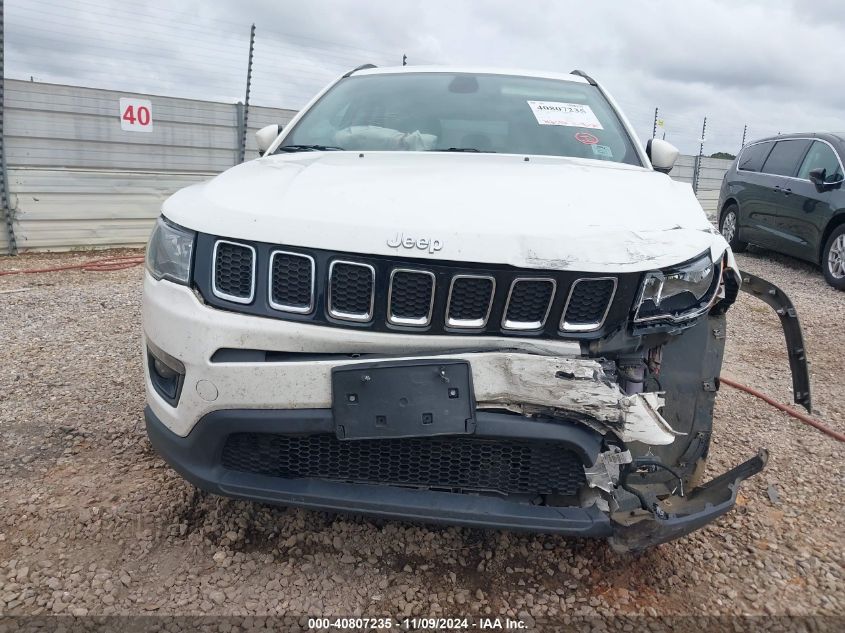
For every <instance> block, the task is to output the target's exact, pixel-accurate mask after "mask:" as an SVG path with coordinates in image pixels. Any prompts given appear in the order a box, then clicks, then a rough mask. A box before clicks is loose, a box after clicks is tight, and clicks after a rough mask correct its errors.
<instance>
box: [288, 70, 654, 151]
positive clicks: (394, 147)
mask: <svg viewBox="0 0 845 633" xmlns="http://www.w3.org/2000/svg"><path fill="white" fill-rule="evenodd" d="M284 145H288V146H291V145H324V146H332V147H336V148H341V149H344V150H353V151H366V150H369V151H437V150H447V151H448V150H450V149H452V148H454V149H460V150H463V151H478V152H498V153H506V154H541V155H550V156H574V157H579V158H591V159H596V160H604V161H611V162H618V163H629V164H632V165H642V163H641V161H640V158H639V155H638V153H637V151H636V149H635V146H634V144H633V142H632V141H631V138H630V136H629V135H628V133H627V131H626V130H625V128H624V127H623V126H622V123H621V122H620V120H619V117H618V115H617V113H616V111H615V110H614V109H613V107H612V106H611V105H610V103H608V101H607V99H606V98H605V97H604V95H603V94H602V93H601V91H600V90H599V89H598V88H597V87H596V86H592V85H590V84H587V83H581V82H579V81H565V80H558V79H544V78H537V77H520V76H510V75H492V74H472V73H401V74H399V73H397V74H374V75H358V76H355V75H353V76H352V77H347V78H345V79H342V80H340V81H339V82H338V83H337V84H336V85H335V86H333V87H332V88H331V89H330V90H329V91H328V92H327V93H326V94H325V95H323V97H321V98H320V99H319V101H317V102H316V103H315V104H314V105H313V106H312V107H311V108H310V109H309V110H308V111H307V112H305V113H304V114H303V116H302V118H301V119H300V120H299V122H298V123H297V124H296V126H295V127H294V128H293V129H292V130H291V132H290V133H289V134H288V135H287V136H286V137H285V139H284ZM454 149H453V151H454ZM282 151H284V148H282Z"/></svg>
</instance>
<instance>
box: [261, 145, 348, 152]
mask: <svg viewBox="0 0 845 633" xmlns="http://www.w3.org/2000/svg"><path fill="white" fill-rule="evenodd" d="M276 151H277V152H342V151H343V148H342V147H336V146H334V145H282V146H281V147H279V148H278V149H277V150H276Z"/></svg>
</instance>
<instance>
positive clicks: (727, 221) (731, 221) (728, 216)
mask: <svg viewBox="0 0 845 633" xmlns="http://www.w3.org/2000/svg"><path fill="white" fill-rule="evenodd" d="M719 232H720V233H721V234H722V237H724V238H725V239H726V240H727V242H728V244H730V245H731V248H732V249H733V251H734V252H735V253H741V252H743V251H744V250H745V249H746V248H748V242H743V241H742V240H740V239H738V237H739V207H738V206H736V205H735V204H733V203H731V204H729V205H728V206H727V207H725V210H724V211H722V216H721V217H720V218H719Z"/></svg>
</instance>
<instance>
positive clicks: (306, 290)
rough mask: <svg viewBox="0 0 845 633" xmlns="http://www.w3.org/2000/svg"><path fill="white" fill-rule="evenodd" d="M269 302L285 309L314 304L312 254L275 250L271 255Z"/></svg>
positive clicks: (306, 308) (298, 309)
mask: <svg viewBox="0 0 845 633" xmlns="http://www.w3.org/2000/svg"><path fill="white" fill-rule="evenodd" d="M270 306H271V307H273V308H274V309H276V310H282V311H284V312H296V313H308V312H311V310H312V309H313V308H314V258H312V257H310V256H309V255H303V254H301V253H290V252H288V251H276V252H274V253H273V254H272V255H270Z"/></svg>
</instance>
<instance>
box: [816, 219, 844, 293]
mask: <svg viewBox="0 0 845 633" xmlns="http://www.w3.org/2000/svg"><path fill="white" fill-rule="evenodd" d="M821 265H822V271H823V272H824V278H825V279H826V280H827V283H829V284H830V285H831V286H833V287H834V288H838V289H839V290H845V224H842V225H840V226H837V227H836V228H835V229H833V233H831V234H830V237H829V238H827V242H826V243H825V245H824V249H822V261H821Z"/></svg>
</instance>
